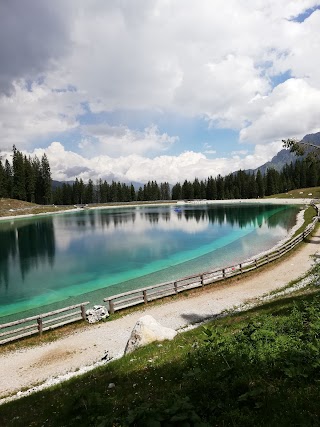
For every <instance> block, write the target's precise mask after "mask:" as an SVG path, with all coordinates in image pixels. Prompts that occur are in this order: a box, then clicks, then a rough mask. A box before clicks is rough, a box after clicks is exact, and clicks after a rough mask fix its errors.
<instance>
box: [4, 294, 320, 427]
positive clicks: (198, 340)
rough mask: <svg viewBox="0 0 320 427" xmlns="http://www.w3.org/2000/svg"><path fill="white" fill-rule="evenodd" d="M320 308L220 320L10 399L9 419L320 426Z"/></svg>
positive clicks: (274, 309)
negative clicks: (60, 382) (48, 387)
mask: <svg viewBox="0 0 320 427" xmlns="http://www.w3.org/2000/svg"><path fill="white" fill-rule="evenodd" d="M317 294H318V293H317ZM293 303H295V304H293ZM308 304H310V307H311V309H310V310H309V311H307V310H306V308H305V307H306V306H307V305H308ZM293 307H300V309H299V310H300V311H299V310H298V311H297V312H294V310H293ZM300 312H301V314H300ZM319 312H320V301H319V298H317V296H315V295H307V296H295V297H286V298H284V299H283V300H280V301H272V302H270V303H268V304H265V305H264V306H263V307H258V308H255V309H252V310H249V311H247V312H245V313H238V314H237V319H235V317H234V316H231V317H230V316H228V317H226V318H224V319H219V320H216V321H215V322H212V323H211V327H209V329H207V328H198V329H195V330H193V331H189V332H186V333H185V334H179V336H177V338H176V339H175V340H173V341H170V342H164V343H163V344H161V346H160V345H158V344H152V345H150V346H147V347H145V348H142V349H139V350H137V351H135V352H134V353H131V354H130V355H127V356H125V357H123V358H122V359H119V360H116V361H113V362H111V363H109V364H107V365H105V366H103V367H101V368H98V369H97V370H94V371H92V372H90V373H88V374H86V375H84V376H81V377H79V378H75V379H72V380H71V381H69V382H67V383H64V384H61V385H59V386H56V387H54V388H52V389H50V390H46V391H43V392H40V393H36V394H33V395H30V396H28V397H26V398H24V399H21V400H18V401H15V402H11V403H9V404H7V405H3V406H0V425H3V426H6V427H10V426H16V427H19V426H23V427H25V426H59V427H62V426H74V425H77V426H100V427H102V426H151V425H155V426H164V425H165V426H182V425H185V426H204V425H207V426H213V425H219V426H220V425H224V426H229V425H230V426H233V425H239V426H289V425H290V426H291V425H303V426H309V425H310V426H311V425H319V421H320V420H319V417H320V407H319V405H318V402H319V398H320V388H319V386H318V384H319V381H320V363H319V354H320V343H319V340H318V339H317V336H318V335H320V322H318V320H317V319H318V318H319ZM308 313H309V314H308ZM310 313H311V314H310ZM307 314H308V315H309V318H308V316H307ZM190 316H195V317H196V315H194V314H190ZM310 316H311V317H310ZM201 317H202V316H201ZM287 318H288V319H287ZM286 319H287V320H286ZM310 319H311V320H310ZM236 320H237V321H236ZM210 330H211V331H212V332H210V333H209V332H208V331H210ZM204 331H206V332H207V333H206V334H205V333H204ZM302 332H303V333H302ZM110 384H114V386H110ZM152 423H153V424H152Z"/></svg>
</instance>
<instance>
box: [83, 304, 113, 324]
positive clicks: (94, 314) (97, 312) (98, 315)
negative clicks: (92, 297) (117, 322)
mask: <svg viewBox="0 0 320 427" xmlns="http://www.w3.org/2000/svg"><path fill="white" fill-rule="evenodd" d="M106 317H109V312H108V310H107V309H106V307H105V306H104V305H94V306H93V308H90V309H89V310H87V311H86V318H87V321H88V322H89V323H96V322H99V321H100V320H101V319H105V318H106Z"/></svg>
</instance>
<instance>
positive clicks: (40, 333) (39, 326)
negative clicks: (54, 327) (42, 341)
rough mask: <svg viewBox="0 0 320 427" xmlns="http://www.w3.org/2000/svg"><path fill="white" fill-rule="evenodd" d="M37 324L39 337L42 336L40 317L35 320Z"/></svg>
mask: <svg viewBox="0 0 320 427" xmlns="http://www.w3.org/2000/svg"><path fill="white" fill-rule="evenodd" d="M37 323H38V331H39V336H40V337H41V336H42V327H43V324H42V319H41V317H38V319H37Z"/></svg>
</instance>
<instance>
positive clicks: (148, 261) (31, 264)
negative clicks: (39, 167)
mask: <svg viewBox="0 0 320 427" xmlns="http://www.w3.org/2000/svg"><path fill="white" fill-rule="evenodd" d="M299 209H300V208H299V207H297V206H288V205H271V204H269V205H268V204H265V205H261V204H250V203H248V204H247V203H241V204H223V203H221V204H212V205H203V206H201V205H200V206H198V205H184V206H179V208H177V207H176V206H174V205H161V206H141V207H125V208H118V209H97V210H79V211H77V212H69V213H63V214H56V215H48V216H42V217H36V218H34V217H33V218H30V219H13V220H9V221H4V222H1V223H0V317H3V316H5V317H6V321H7V320H11V319H13V318H14V319H16V318H20V317H26V316H27V315H28V316H29V315H32V314H36V313H41V312H46V311H50V310H53V309H56V308H60V307H65V306H68V305H71V304H75V303H79V302H84V301H90V303H91V304H90V305H93V304H102V303H103V298H104V297H106V296H110V295H113V294H117V293H120V292H124V291H126V290H130V289H136V288H140V287H144V286H149V285H153V284H156V283H161V282H164V281H167V280H171V279H177V278H181V277H184V276H187V275H191V274H195V273H200V272H205V271H210V270H213V269H215V268H221V267H226V266H230V265H233V264H236V263H239V262H241V261H244V260H245V259H248V258H250V257H252V256H254V255H256V254H258V253H260V252H262V251H265V250H268V249H270V248H271V247H273V246H274V245H275V244H276V243H277V242H278V241H279V240H282V239H283V238H285V237H286V236H287V234H288V231H289V230H290V229H291V228H292V227H293V226H294V225H295V223H296V215H297V213H298V212H299ZM8 316H9V317H8ZM2 320H4V319H2Z"/></svg>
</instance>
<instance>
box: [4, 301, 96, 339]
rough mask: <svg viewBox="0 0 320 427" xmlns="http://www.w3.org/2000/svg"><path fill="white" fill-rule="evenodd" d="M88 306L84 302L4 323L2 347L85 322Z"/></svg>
mask: <svg viewBox="0 0 320 427" xmlns="http://www.w3.org/2000/svg"><path fill="white" fill-rule="evenodd" d="M87 304H89V302H83V303H81V304H76V305H71V306H69V307H65V308H60V309H59V310H55V311H50V312H49V313H43V314H39V315H36V316H32V317H27V318H25V319H20V320H15V321H13V322H9V323H4V324H2V325H0V345H1V344H6V343H8V342H10V341H15V340H18V339H20V338H25V337H28V336H31V335H35V334H39V335H40V336H41V335H42V332H44V331H49V330H50V329H55V328H58V327H59V326H64V325H67V324H69V323H73V322H77V321H79V320H82V319H83V320H85V318H86V313H85V306H86V305H87ZM17 326H18V327H17Z"/></svg>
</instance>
